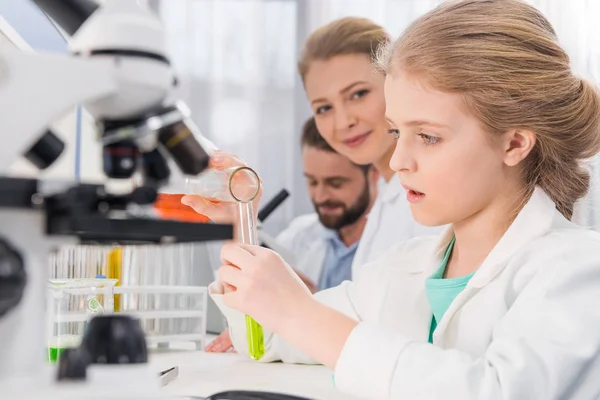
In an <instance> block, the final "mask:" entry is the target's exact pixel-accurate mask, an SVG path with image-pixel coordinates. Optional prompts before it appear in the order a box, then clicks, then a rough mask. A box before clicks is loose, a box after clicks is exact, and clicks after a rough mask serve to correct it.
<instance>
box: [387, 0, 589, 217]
mask: <svg viewBox="0 0 600 400" xmlns="http://www.w3.org/2000/svg"><path fill="white" fill-rule="evenodd" d="M378 63H379V66H380V67H381V68H383V70H384V71H385V72H386V73H391V74H393V73H394V71H396V70H400V69H401V70H403V71H405V72H406V73H408V74H410V75H412V76H415V77H419V78H424V79H425V81H426V82H427V83H428V84H430V85H431V86H432V87H433V88H435V89H437V90H440V91H443V92H449V93H458V94H461V95H462V97H463V99H464V101H465V104H466V106H467V108H468V109H469V110H470V111H471V112H472V113H473V114H474V115H475V116H476V117H477V118H478V119H479V120H480V122H481V123H482V126H483V128H484V129H485V130H486V131H488V132H490V133H492V134H501V133H505V132H508V131H509V130H510V129H520V130H528V131H532V132H534V133H535V134H536V138H537V141H536V144H535V146H534V148H533V150H532V151H531V153H530V154H529V156H528V157H527V158H526V159H525V162H524V164H523V179H524V182H525V185H526V188H525V189H526V191H527V192H528V193H531V191H532V190H533V188H534V187H535V186H536V185H539V186H540V187H541V188H542V189H544V191H545V192H546V193H547V194H548V195H549V196H550V197H551V198H552V200H553V201H554V202H555V203H556V207H557V209H558V210H559V211H560V212H561V213H562V214H563V215H564V216H565V217H566V218H568V219H571V217H572V214H573V207H574V204H575V202H576V201H577V200H578V199H579V198H581V197H583V196H584V195H585V194H586V193H587V191H588V189H589V184H590V176H589V173H588V172H587V171H586V170H585V169H583V168H582V166H581V164H580V162H581V161H582V160H583V159H586V158H590V157H592V156H594V155H595V154H596V153H598V152H599V151H600V94H599V92H598V89H597V88H595V87H594V86H592V84H591V83H589V82H587V81H585V80H582V79H580V78H578V77H577V76H575V75H574V74H573V73H572V71H571V67H570V60H569V56H568V55H567V53H566V52H565V51H564V50H563V49H562V48H561V46H560V45H559V44H558V40H557V37H556V33H555V32H554V29H553V28H552V25H551V24H550V23H549V22H548V21H547V20H546V18H545V17H544V16H543V15H542V14H541V13H540V12H539V11H538V10H536V9H535V8H534V7H532V6H530V5H528V4H526V3H524V2H523V1H520V0H463V1H451V2H446V3H444V4H442V5H441V6H439V7H438V8H436V9H434V10H433V11H431V12H429V13H427V14H426V15H424V16H422V17H421V18H419V19H418V20H416V21H415V22H414V23H412V24H411V25H410V26H409V27H408V29H407V30H406V31H405V32H404V33H403V34H402V36H401V37H400V38H399V39H398V40H397V41H396V42H395V43H393V44H392V45H391V46H389V48H388V49H386V50H384V51H382V52H381V53H380V57H379V60H378Z"/></svg>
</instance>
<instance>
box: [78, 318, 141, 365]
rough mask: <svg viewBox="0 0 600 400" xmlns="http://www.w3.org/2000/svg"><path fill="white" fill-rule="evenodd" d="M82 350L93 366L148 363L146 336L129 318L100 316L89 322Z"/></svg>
mask: <svg viewBox="0 0 600 400" xmlns="http://www.w3.org/2000/svg"><path fill="white" fill-rule="evenodd" d="M81 348H82V349H84V350H85V351H87V354H89V356H90V360H91V363H92V364H143V363H146V362H148V349H147V347H146V337H145V335H144V331H143V330H142V327H141V326H140V322H139V320H137V319H134V318H131V317H129V316H127V315H114V314H112V315H99V316H96V317H94V318H92V320H91V321H90V322H89V323H88V325H87V328H86V331H85V333H84V335H83V340H82V342H81Z"/></svg>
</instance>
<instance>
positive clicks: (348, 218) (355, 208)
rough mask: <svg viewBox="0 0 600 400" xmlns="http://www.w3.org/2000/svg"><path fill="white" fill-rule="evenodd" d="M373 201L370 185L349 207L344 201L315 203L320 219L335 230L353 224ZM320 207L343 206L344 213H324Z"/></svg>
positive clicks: (327, 226) (324, 224)
mask: <svg viewBox="0 0 600 400" xmlns="http://www.w3.org/2000/svg"><path fill="white" fill-rule="evenodd" d="M370 203H371V194H370V193H369V188H368V186H366V187H365V190H364V191H363V192H362V193H361V195H360V197H359V198H358V199H357V200H356V202H355V203H354V204H352V205H350V206H349V207H347V206H346V205H345V204H344V203H340V202H333V201H332V202H325V203H321V204H314V203H313V204H314V206H315V210H316V211H317V214H318V215H319V221H321V224H323V226H325V227H326V228H329V229H333V230H336V231H338V230H340V229H342V228H343V227H345V226H348V225H352V224H354V223H355V222H356V221H358V220H359V218H360V217H362V216H363V215H364V214H365V212H366V211H367V209H368V208H369V204H370ZM319 207H332V208H333V207H336V208H341V209H342V213H341V214H340V215H322V214H321V213H320V212H319Z"/></svg>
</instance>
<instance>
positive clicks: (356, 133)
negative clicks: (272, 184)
mask: <svg viewBox="0 0 600 400" xmlns="http://www.w3.org/2000/svg"><path fill="white" fill-rule="evenodd" d="M384 80H385V78H384V77H383V76H382V75H381V74H376V73H375V72H374V68H373V65H372V64H371V60H370V59H369V57H368V56H366V55H363V54H348V55H340V56H335V57H333V58H331V59H329V60H326V61H323V60H319V61H313V62H312V63H311V65H310V68H309V70H308V72H307V74H306V76H305V78H304V87H305V89H306V94H307V96H308V99H309V101H310V104H311V108H312V110H313V113H314V115H315V121H316V123H317V128H318V129H319V132H320V133H321V135H322V136H323V137H324V138H325V140H326V141H327V142H328V143H329V145H330V146H331V147H333V148H334V149H335V150H336V151H337V152H338V153H340V154H342V155H344V156H346V157H348V158H349V159H350V160H352V161H353V162H354V163H356V164H361V165H365V164H372V163H374V164H377V163H379V162H380V161H381V160H383V159H384V158H385V157H386V154H389V153H390V152H391V149H392V148H393V146H394V141H393V138H392V137H390V136H389V135H387V134H386V131H387V128H388V126H387V123H386V121H385V100H384V95H383V85H384Z"/></svg>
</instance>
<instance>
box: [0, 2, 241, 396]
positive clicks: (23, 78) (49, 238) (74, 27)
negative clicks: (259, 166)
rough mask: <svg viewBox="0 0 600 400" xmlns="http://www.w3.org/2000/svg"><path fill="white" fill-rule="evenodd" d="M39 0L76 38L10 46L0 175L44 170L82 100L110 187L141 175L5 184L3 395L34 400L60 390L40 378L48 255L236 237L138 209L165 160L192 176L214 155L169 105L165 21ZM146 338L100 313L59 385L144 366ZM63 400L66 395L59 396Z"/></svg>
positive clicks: (146, 13) (162, 180) (109, 6)
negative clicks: (58, 46)
mask: <svg viewBox="0 0 600 400" xmlns="http://www.w3.org/2000/svg"><path fill="white" fill-rule="evenodd" d="M35 3H36V4H37V6H38V7H39V8H40V9H41V10H42V11H44V12H45V13H46V14H47V15H48V16H49V17H50V18H52V20H53V21H54V22H55V23H56V24H57V25H58V26H60V27H61V29H63V30H64V31H65V32H66V33H67V34H68V35H71V39H70V40H69V48H70V52H71V53H72V54H70V55H56V54H32V53H27V52H21V51H18V50H16V49H9V48H5V49H2V51H1V52H0V109H2V110H3V115H2V118H0V132H1V133H2V134H3V135H5V137H6V140H4V142H3V145H2V146H0V155H1V157H0V174H1V173H2V172H6V171H7V169H8V167H9V166H10V165H11V164H12V163H13V162H14V161H15V160H16V159H17V158H18V157H24V158H26V159H27V160H29V161H30V162H31V163H32V164H33V165H35V166H36V167H37V168H39V169H40V170H43V169H45V168H47V167H49V166H50V165H52V164H53V163H54V162H55V161H56V160H57V159H58V158H59V157H60V155H61V153H62V152H63V150H64V148H65V146H66V144H65V143H64V142H63V141H62V140H61V138H60V137H59V136H58V135H56V134H55V133H54V132H52V131H51V130H49V126H50V124H51V123H52V122H54V121H55V120H56V119H57V118H59V117H61V116H62V115H63V114H65V113H66V112H67V111H68V110H70V109H72V108H73V107H75V106H77V105H83V106H84V107H85V109H86V110H87V111H88V112H89V113H90V114H91V115H92V116H93V118H94V120H95V121H96V123H97V127H98V132H99V133H98V137H97V140H98V143H99V144H100V146H99V149H100V148H101V151H102V155H103V157H102V159H103V171H104V174H105V175H106V176H107V177H108V178H110V179H114V180H125V179H130V178H131V177H132V176H133V175H134V174H139V175H141V177H142V179H141V184H140V185H139V186H138V187H136V188H135V189H133V190H131V191H129V192H127V193H111V192H110V191H109V190H107V187H106V186H104V185H97V184H86V183H73V182H70V183H57V182H46V181H44V180H42V179H22V178H16V177H8V176H4V177H0V345H1V346H2V347H3V349H2V353H3V354H2V357H0V393H3V394H2V397H3V398H12V397H11V396H12V395H18V398H37V397H35V396H37V395H39V393H38V392H41V393H42V394H43V396H42V398H52V395H51V390H50V389H49V388H53V389H56V385H54V384H52V383H51V382H50V381H47V380H45V379H44V378H42V377H43V376H44V375H43V373H44V371H45V370H47V369H48V367H49V366H48V365H47V364H46V362H45V357H44V353H45V340H44V332H45V329H44V320H45V299H46V287H47V286H46V285H47V276H46V274H47V270H48V268H47V264H48V254H49V252H51V251H52V250H53V249H54V248H56V247H57V246H60V245H64V244H70V243H76V242H78V241H91V242H94V243H102V242H108V243H120V244H128V243H173V242H198V241H209V240H226V239H231V238H232V237H233V228H232V226H230V225H220V224H194V223H184V222H177V221H168V220H159V219H153V218H148V217H140V216H135V215H134V214H132V213H131V210H132V209H139V208H143V207H149V206H150V205H152V204H153V203H154V201H155V200H156V198H157V191H158V189H159V188H160V187H161V186H162V185H165V184H166V183H167V182H168V181H169V177H170V172H171V171H170V167H169V161H168V160H173V161H174V163H175V164H176V166H177V167H178V168H179V169H180V171H181V172H182V173H183V174H185V175H190V176H195V175H198V174H200V173H201V172H203V171H204V170H205V169H206V168H207V167H208V164H209V159H210V155H209V154H210V149H209V148H208V147H209V145H210V143H209V142H206V143H204V142H203V140H202V138H201V137H200V135H199V134H198V133H197V131H196V128H195V127H194V125H193V123H192V121H191V119H190V116H189V111H188V110H187V109H186V107H185V105H184V104H182V103H181V102H178V101H176V99H173V94H172V93H173V89H174V87H175V85H176V83H177V82H176V79H175V76H174V72H173V68H172V66H171V65H170V62H169V59H168V57H167V56H166V48H165V35H164V32H163V28H162V25H161V23H160V21H159V19H158V17H157V16H156V15H155V14H154V13H153V12H152V11H151V10H150V9H149V8H148V7H147V6H145V5H144V4H143V3H142V2H138V1H135V0H107V1H104V2H102V3H101V4H102V5H99V4H97V3H94V2H93V1H91V0H35ZM201 142H202V143H201ZM140 335H141V338H140ZM143 339H144V338H143V332H141V329H140V328H139V326H137V327H136V325H135V321H134V320H133V319H128V318H127V317H126V316H104V317H96V318H95V319H93V320H92V321H90V323H89V324H88V328H87V331H86V335H85V337H84V343H87V346H88V347H87V350H88V354H87V355H86V357H88V358H89V359H88V360H87V361H85V360H83V358H85V357H83V356H82V355H81V354H76V353H71V354H69V355H68V356H65V357H64V359H65V360H67V361H69V360H70V362H71V364H70V365H61V371H62V372H60V373H62V378H64V379H66V380H78V379H82V376H80V375H81V374H83V375H84V376H85V363H88V364H94V363H96V364H98V363H100V364H106V365H109V366H112V365H114V367H113V368H115V369H116V370H117V371H119V370H118V368H120V367H119V365H126V364H127V365H131V364H143V363H145V362H146V361H147V355H146V348H145V342H144V340H143ZM119 340H120V341H121V342H119ZM113 342H114V343H113ZM61 361H62V360H61ZM78 363H79V364H82V363H83V364H82V365H78ZM117 375H118V376H121V377H122V379H124V380H125V381H129V382H130V383H131V382H134V381H136V379H137V378H136V377H135V374H134V375H131V376H129V377H128V376H127V374H126V373H125V370H122V371H120V372H118V373H117ZM111 379H112V378H111ZM157 379H158V378H157ZM53 380H54V378H53ZM111 382H114V381H110V380H109V381H108V382H107V383H108V384H107V385H106V386H107V387H108V386H110V383H111ZM17 383H18V384H17ZM138 384H141V385H144V383H143V382H138ZM46 386H47V388H46V389H42V387H46ZM150 386H152V384H151V383H150ZM15 388H16V389H15ZM84 388H85V386H81V388H80V389H81V392H79V393H78V394H72V398H80V399H84V398H109V397H107V396H104V395H101V394H98V392H95V393H96V394H95V395H93V396H92V397H88V396H87V395H88V394H89V393H90V392H89V391H85V390H84ZM36 389H39V390H38V392H36ZM11 390H13V391H11ZM30 391H31V397H28V396H29V395H30V393H29V392H30ZM121 393H123V392H121ZM5 396H7V397H5ZM57 398H71V397H69V396H66V395H64V393H63V394H62V395H61V396H58V397H57ZM120 398H125V397H120Z"/></svg>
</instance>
